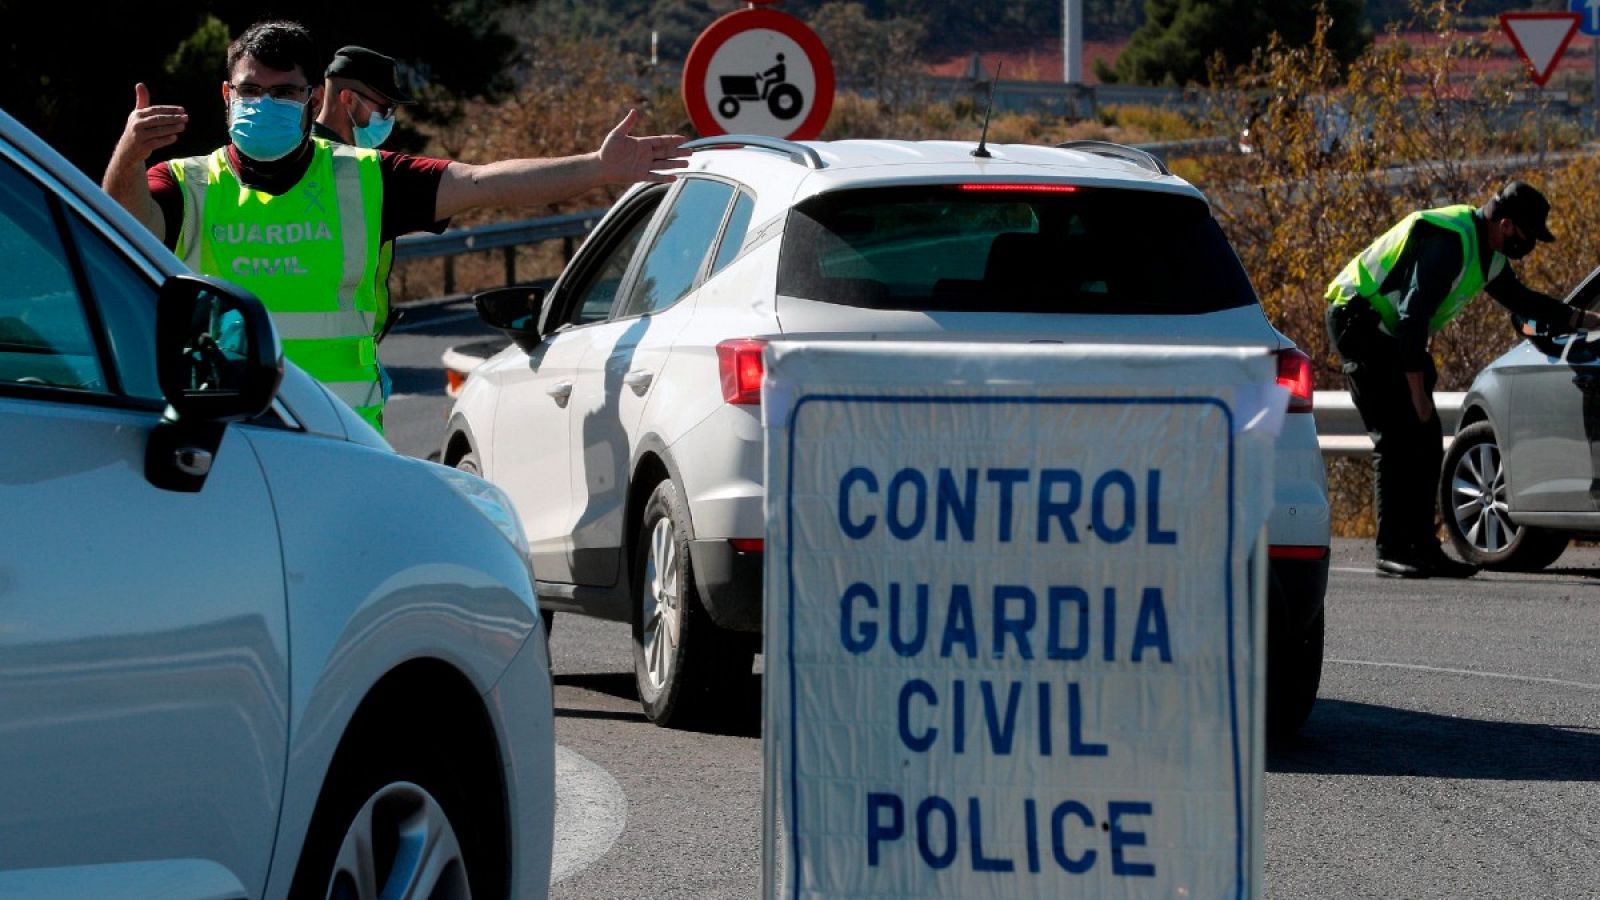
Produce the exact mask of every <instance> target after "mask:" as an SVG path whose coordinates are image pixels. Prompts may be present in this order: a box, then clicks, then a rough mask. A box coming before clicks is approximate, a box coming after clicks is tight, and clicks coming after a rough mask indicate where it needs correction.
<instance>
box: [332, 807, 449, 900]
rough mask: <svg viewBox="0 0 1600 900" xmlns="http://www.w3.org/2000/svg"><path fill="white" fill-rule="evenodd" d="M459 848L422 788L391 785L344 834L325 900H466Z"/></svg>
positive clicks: (439, 810)
mask: <svg viewBox="0 0 1600 900" xmlns="http://www.w3.org/2000/svg"><path fill="white" fill-rule="evenodd" d="M471 896H472V892H471V889H470V888H469V887H468V885H467V868H466V863H465V862H464V861H463V859H462V853H461V843H460V841H459V840H457V838H456V833H455V829H454V828H452V827H451V825H450V820H449V818H447V817H446V816H445V813H444V807H442V806H440V805H439V802H438V801H437V800H435V799H434V798H433V796H432V795H431V794H429V793H428V792H427V791H426V790H424V789H423V788H422V787H420V786H418V785H416V784H412V783H411V782H407V781H400V782H395V783H393V784H390V785H387V786H385V787H384V788H383V789H382V790H380V791H378V792H377V793H375V794H373V795H372V797H371V798H369V799H368V800H367V802H366V804H365V805H363V806H362V807H361V811H360V812H358V813H356V816H355V819H354V820H353V821H352V822H351V823H350V827H349V829H347V830H346V831H345V836H344V842H343V843H342V844H340V846H339V855H338V857H336V858H335V860H334V864H333V876H332V877H331V878H330V879H329V881H328V898H329V900H388V898H401V897H404V898H419V900H423V898H426V900H470V898H471Z"/></svg>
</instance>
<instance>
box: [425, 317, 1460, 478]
mask: <svg viewBox="0 0 1600 900" xmlns="http://www.w3.org/2000/svg"><path fill="white" fill-rule="evenodd" d="M509 344H510V341H509V340H505V339H498V338H489V339H485V340H477V341H471V342H468V343H465V344H458V345H456V346H454V347H451V348H449V349H447V350H445V351H444V353H443V354H442V355H441V356H440V361H441V362H443V363H444V368H445V385H446V388H445V392H446V393H447V394H449V395H450V396H451V397H454V396H456V394H457V393H459V392H460V390H461V386H462V385H463V384H464V383H466V380H467V376H468V375H470V374H472V370H473V369H475V368H477V367H478V366H479V365H481V364H482V363H483V361H484V360H486V359H488V358H489V357H491V356H493V355H494V354H495V353H498V352H499V351H500V350H502V349H504V348H505V347H506V346H507V345H509ZM1466 396H1467V395H1466V393H1465V392H1463V391H1435V392H1434V394H1433V405H1434V408H1436V409H1438V411H1439V420H1440V424H1441V425H1442V426H1443V430H1444V447H1445V449H1447V450H1448V449H1449V448H1450V438H1451V437H1452V436H1453V435H1454V434H1455V433H1456V427H1457V423H1458V422H1459V421H1460V419H1461V403H1462V401H1463V400H1465V399H1466ZM1311 414H1312V416H1313V417H1314V418H1315V419H1316V423H1317V444H1318V445H1319V446H1320V447H1321V448H1322V453H1323V455H1324V456H1368V455H1370V454H1371V453H1372V438H1371V437H1369V436H1368V435H1367V429H1366V427H1365V426H1364V425H1362V424H1361V413H1360V412H1358V411H1357V410H1356V405H1355V404H1354V403H1353V402H1351V400H1350V393H1349V392H1348V391H1317V392H1316V393H1315V394H1314V395H1313V396H1312V403H1311Z"/></svg>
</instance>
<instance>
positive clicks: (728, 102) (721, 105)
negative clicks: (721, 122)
mask: <svg viewBox="0 0 1600 900" xmlns="http://www.w3.org/2000/svg"><path fill="white" fill-rule="evenodd" d="M717 112H719V113H721V114H722V117H723V118H724V119H731V118H733V117H734V116H737V115H738V114H739V101H738V100H735V99H733V98H732V97H723V98H722V99H721V100H718V101H717Z"/></svg>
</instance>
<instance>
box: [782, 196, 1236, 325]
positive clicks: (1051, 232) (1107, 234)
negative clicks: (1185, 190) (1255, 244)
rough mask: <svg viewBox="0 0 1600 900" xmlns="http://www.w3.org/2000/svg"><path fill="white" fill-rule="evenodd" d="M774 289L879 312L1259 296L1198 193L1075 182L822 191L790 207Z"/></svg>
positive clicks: (1222, 303) (1164, 306) (1143, 309)
mask: <svg viewBox="0 0 1600 900" xmlns="http://www.w3.org/2000/svg"><path fill="white" fill-rule="evenodd" d="M778 294H780V295H782V296H786V297H802V298H805V299H809V300H820V301H823V302H826V303H837V304H842V305H846V306H856V307H864V308H870V309H912V310H928V311H958V312H1029V313H1068V314H1085V313H1090V314H1102V315H1189V314H1195V313H1206V312H1213V311H1216V310H1221V309H1231V308H1233V307H1239V306H1248V305H1251V304H1254V303H1255V302H1256V295H1255V291H1254V289H1253V288H1252V287H1251V285H1250V280H1249V278H1248V277H1247V276H1246V275H1245V272H1244V268H1243V266H1241V265H1240V264H1239V258H1238V256H1236V255H1235V254H1234V252H1233V248H1232V247H1231V246H1230V245H1229V244H1228V240H1227V238H1226V237H1224V236H1223V234H1222V229H1221V228H1220V227H1219V226H1218V225H1217V223H1216V221H1215V220H1214V219H1212V217H1211V212H1210V210H1209V209H1208V208H1207V207H1206V204H1205V203H1204V202H1203V201H1201V200H1199V199H1196V198H1194V197H1185V196H1179V195H1174V194H1162V193H1156V192H1153V191H1139V190H1126V189H1114V188H1094V187H1075V186H1067V185H1040V186H1037V187H1035V188H1033V189H1019V188H1016V187H1014V186H997V185H938V186H931V187H915V188H870V189H861V190H853V191H836V192H833V193H828V194H820V195H818V196H816V197H813V198H811V199H809V200H807V201H806V202H804V203H802V204H800V205H799V206H796V207H795V208H794V209H793V210H792V211H791V212H790V213H789V220H788V223H787V225H786V227H785V229H784V236H783V250H782V253H781V256H780V261H779V264H778Z"/></svg>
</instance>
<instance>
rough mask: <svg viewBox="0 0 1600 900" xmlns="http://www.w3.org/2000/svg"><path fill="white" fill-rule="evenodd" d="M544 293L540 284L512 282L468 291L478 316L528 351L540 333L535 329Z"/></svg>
mask: <svg viewBox="0 0 1600 900" xmlns="http://www.w3.org/2000/svg"><path fill="white" fill-rule="evenodd" d="M544 294H545V289H544V288H543V287H535V286H533V285H527V284H514V285H512V286H511V287H503V288H495V289H494V290H489V291H479V292H478V293H476V294H473V295H472V303H473V305H474V306H476V307H477V308H478V318H480V319H482V320H483V321H485V322H487V323H488V324H490V325H492V326H494V327H495V328H498V329H500V330H501V331H503V332H505V334H506V337H509V338H511V340H512V342H513V343H515V344H516V345H517V346H518V347H521V348H522V351H523V352H524V353H532V352H533V348H534V347H537V346H539V341H540V339H541V338H542V337H543V336H542V335H541V334H540V333H539V317H540V312H541V311H542V310H543V308H544Z"/></svg>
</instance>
